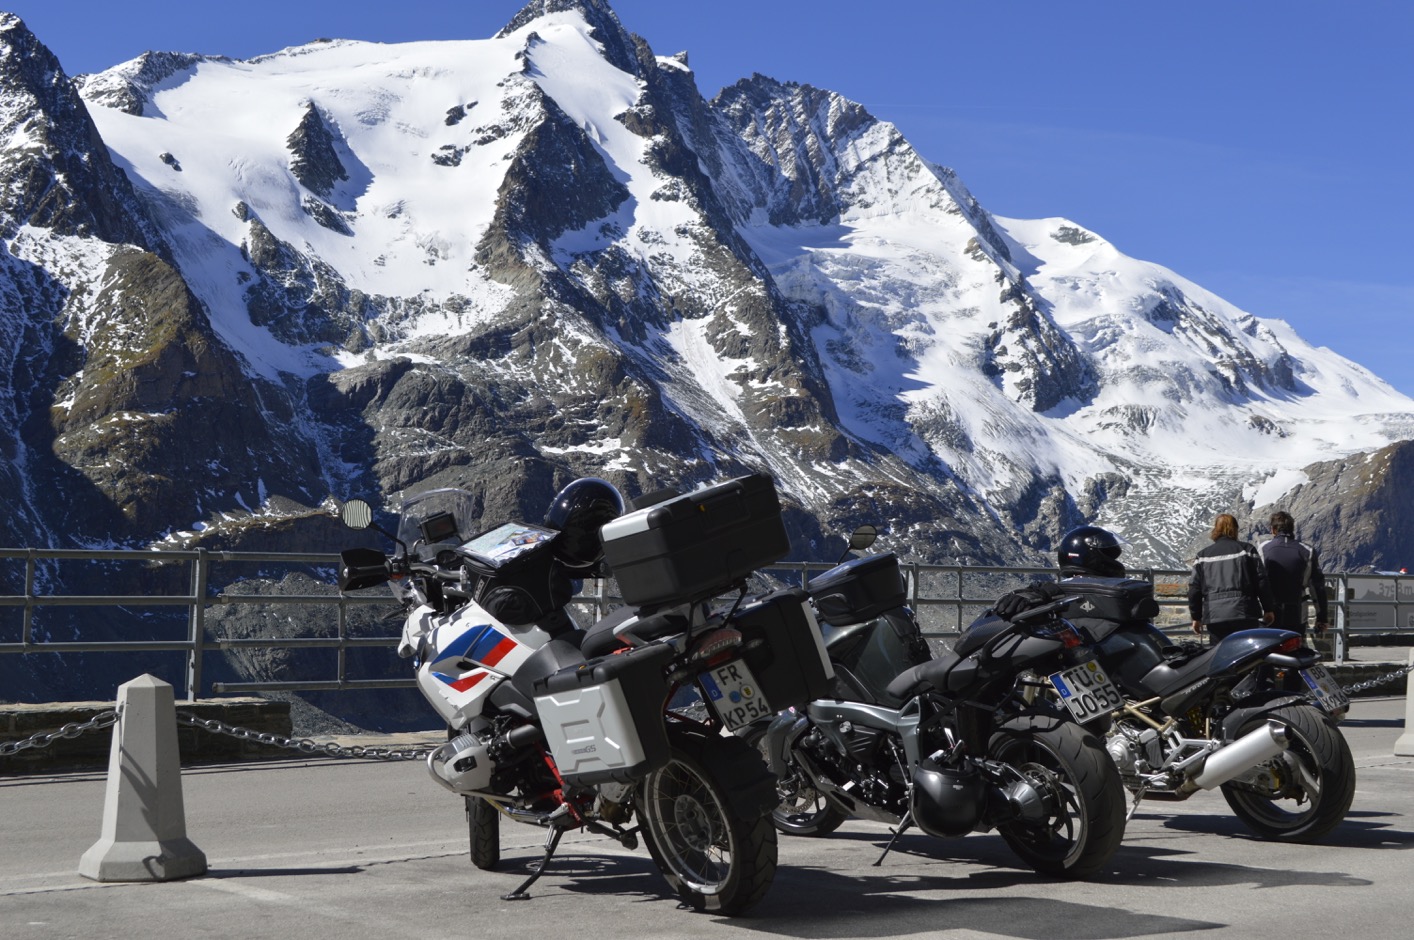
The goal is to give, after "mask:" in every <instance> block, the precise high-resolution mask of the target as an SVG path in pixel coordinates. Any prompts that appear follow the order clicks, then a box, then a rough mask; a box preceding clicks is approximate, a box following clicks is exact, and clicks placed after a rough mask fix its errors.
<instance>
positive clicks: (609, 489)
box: [545, 477, 624, 567]
mask: <svg viewBox="0 0 1414 940" xmlns="http://www.w3.org/2000/svg"><path fill="white" fill-rule="evenodd" d="M623 511H624V498H623V497H622V496H620V495H619V491H618V490H616V489H614V486H613V484H612V483H610V482H608V481H607V480H601V479H599V478H598V477H580V478H579V479H578V480H575V481H574V482H572V483H570V484H569V485H568V486H566V487H565V488H564V489H562V490H560V492H559V493H558V494H557V495H556V496H555V498H554V499H553V500H551V501H550V508H549V509H547V510H546V511H545V525H546V526H547V527H548V528H551V529H557V530H558V531H559V533H560V534H559V536H558V537H557V538H556V539H555V554H556V555H557V556H558V557H559V558H560V560H561V561H563V562H564V563H565V564H567V565H573V566H575V567H587V566H589V565H592V564H594V563H595V562H597V561H598V560H599V559H600V558H603V557H604V544H603V542H601V541H600V540H599V527H600V526H602V525H603V524H604V523H606V522H610V521H612V520H614V519H617V518H618V517H619V516H620V515H621V514H622V513H623Z"/></svg>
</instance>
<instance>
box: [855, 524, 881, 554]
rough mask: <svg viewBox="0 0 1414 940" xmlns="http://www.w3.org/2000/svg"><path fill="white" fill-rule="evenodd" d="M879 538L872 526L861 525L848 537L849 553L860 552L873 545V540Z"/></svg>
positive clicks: (877, 532) (876, 530) (877, 531)
mask: <svg viewBox="0 0 1414 940" xmlns="http://www.w3.org/2000/svg"><path fill="white" fill-rule="evenodd" d="M878 537H879V530H878V529H876V528H874V527H873V526H872V525H862V526H860V527H859V528H857V529H855V530H854V532H852V533H851V534H850V536H849V547H850V550H851V551H856V552H857V551H861V550H863V549H866V548H868V547H869V546H870V545H873V544H874V540H875V539H877V538H878Z"/></svg>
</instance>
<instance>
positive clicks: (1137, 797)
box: [1124, 785, 1149, 822]
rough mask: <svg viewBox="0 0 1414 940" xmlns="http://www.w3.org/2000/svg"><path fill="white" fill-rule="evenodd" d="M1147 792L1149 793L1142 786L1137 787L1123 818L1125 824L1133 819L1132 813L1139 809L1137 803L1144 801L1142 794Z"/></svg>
mask: <svg viewBox="0 0 1414 940" xmlns="http://www.w3.org/2000/svg"><path fill="white" fill-rule="evenodd" d="M1147 792H1149V788H1148V787H1146V786H1143V785H1141V786H1139V787H1138V789H1136V790H1135V791H1134V802H1133V803H1131V804H1130V806H1129V812H1128V813H1126V814H1125V816H1124V821H1125V822H1129V821H1130V820H1131V819H1133V818H1134V813H1135V812H1136V811H1137V810H1138V809H1139V801H1140V800H1142V799H1144V794H1145V793H1147Z"/></svg>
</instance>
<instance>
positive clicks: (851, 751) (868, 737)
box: [801, 722, 908, 816]
mask: <svg viewBox="0 0 1414 940" xmlns="http://www.w3.org/2000/svg"><path fill="white" fill-rule="evenodd" d="M841 745H843V746H841ZM801 746H803V747H804V748H805V749H806V752H807V753H808V754H809V755H810V756H811V757H812V758H813V759H814V760H815V762H816V763H817V764H818V765H819V767H820V768H821V769H822V770H823V771H824V772H825V773H826V774H828V775H829V777H830V779H831V781H832V782H833V783H834V784H835V785H836V786H837V787H839V788H840V790H841V792H842V795H844V796H846V797H848V798H849V799H855V800H861V801H863V802H864V803H867V804H869V805H871V806H878V807H881V808H883V809H886V810H888V811H889V812H892V813H894V814H896V815H899V816H902V815H903V811H904V807H905V806H906V805H907V799H908V788H907V786H906V785H905V782H904V776H903V770H902V768H901V767H900V765H899V761H898V760H897V759H895V757H894V756H893V755H892V754H891V752H890V748H889V736H888V735H886V734H884V733H883V732H880V731H878V730H876V729H873V728H858V727H854V726H851V725H849V723H848V722H846V723H844V727H842V728H839V729H834V733H833V734H832V735H830V736H829V737H826V736H825V735H824V734H822V733H821V731H820V729H819V728H816V729H813V730H812V731H811V732H810V734H808V735H807V736H806V737H805V738H804V739H802V741H801Z"/></svg>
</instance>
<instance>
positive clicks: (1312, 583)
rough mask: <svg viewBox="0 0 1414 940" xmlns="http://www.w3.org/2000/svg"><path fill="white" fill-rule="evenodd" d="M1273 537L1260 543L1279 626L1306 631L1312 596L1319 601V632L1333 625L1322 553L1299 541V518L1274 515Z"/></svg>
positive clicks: (1317, 615)
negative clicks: (1274, 600)
mask: <svg viewBox="0 0 1414 940" xmlns="http://www.w3.org/2000/svg"><path fill="white" fill-rule="evenodd" d="M1271 526H1272V537H1271V539H1270V540H1268V541H1266V542H1262V543H1261V544H1259V545H1258V546H1257V551H1258V553H1259V554H1260V555H1261V556H1262V562H1263V563H1264V565H1265V566H1266V569H1267V581H1268V583H1270V584H1271V586H1272V595H1273V596H1274V597H1275V598H1276V604H1277V606H1276V615H1277V616H1276V623H1274V624H1273V626H1275V627H1279V628H1280V629H1282V630H1294V631H1295V632H1297V633H1300V634H1302V635H1303V636H1304V635H1305V633H1306V604H1305V602H1304V601H1305V598H1306V597H1307V596H1308V595H1309V596H1310V598H1311V600H1312V601H1314V602H1315V604H1316V633H1317V635H1319V634H1322V633H1325V632H1326V628H1327V627H1328V626H1329V625H1330V605H1329V604H1328V602H1327V600H1326V576H1325V574H1323V573H1322V572H1321V556H1320V554H1319V553H1318V552H1317V551H1316V550H1315V549H1314V548H1312V547H1311V546H1310V545H1307V544H1306V543H1305V542H1298V541H1297V540H1296V520H1294V519H1292V518H1291V514H1290V513H1288V512H1282V511H1277V512H1274V513H1272V517H1271Z"/></svg>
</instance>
